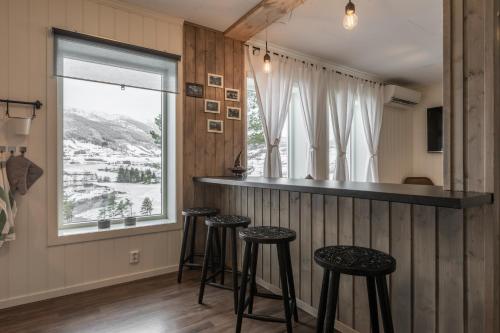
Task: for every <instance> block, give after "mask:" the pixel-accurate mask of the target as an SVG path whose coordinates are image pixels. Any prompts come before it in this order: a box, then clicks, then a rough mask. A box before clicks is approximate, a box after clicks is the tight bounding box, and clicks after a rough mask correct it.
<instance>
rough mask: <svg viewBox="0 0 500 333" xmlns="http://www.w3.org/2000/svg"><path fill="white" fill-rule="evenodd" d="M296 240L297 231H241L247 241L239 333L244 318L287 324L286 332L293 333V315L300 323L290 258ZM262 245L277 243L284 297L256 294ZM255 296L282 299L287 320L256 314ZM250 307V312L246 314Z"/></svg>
mask: <svg viewBox="0 0 500 333" xmlns="http://www.w3.org/2000/svg"><path fill="white" fill-rule="evenodd" d="M295 238H297V235H296V233H295V231H293V230H290V229H285V228H279V227H267V226H264V227H251V228H248V229H245V230H241V231H240V239H242V240H243V241H244V242H245V253H244V257H243V270H242V272H241V286H240V297H239V303H238V318H237V322H236V333H240V332H241V325H242V322H243V317H245V318H250V319H257V320H262V321H268V322H277V323H286V330H287V332H288V333H291V332H292V313H293V317H294V319H295V321H298V320H299V316H298V312H297V302H296V299H295V285H294V282H293V273H292V262H291V259H290V242H292V241H294V240H295ZM259 244H276V248H277V251H278V261H279V271H280V279H281V291H282V296H278V295H273V294H263V293H258V292H257V288H256V282H255V275H256V268H257V258H258V253H259ZM249 272H250V273H249ZM249 275H250V293H249V297H248V299H246V289H247V283H248V277H249ZM254 296H258V297H267V298H274V299H282V300H283V307H284V310H285V319H282V318H275V317H271V316H265V315H255V314H253V300H254ZM247 308H248V313H244V312H245V309H247Z"/></svg>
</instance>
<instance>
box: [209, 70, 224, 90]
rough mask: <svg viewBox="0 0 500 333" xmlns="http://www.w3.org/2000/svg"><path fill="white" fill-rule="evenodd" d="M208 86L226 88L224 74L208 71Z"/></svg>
mask: <svg viewBox="0 0 500 333" xmlns="http://www.w3.org/2000/svg"><path fill="white" fill-rule="evenodd" d="M208 86H209V87H215V88H224V76H222V75H217V74H211V73H208Z"/></svg>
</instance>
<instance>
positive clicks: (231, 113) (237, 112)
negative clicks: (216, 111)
mask: <svg viewBox="0 0 500 333" xmlns="http://www.w3.org/2000/svg"><path fill="white" fill-rule="evenodd" d="M226 117H227V119H234V120H241V108H237V107H234V106H228V107H227V108H226Z"/></svg>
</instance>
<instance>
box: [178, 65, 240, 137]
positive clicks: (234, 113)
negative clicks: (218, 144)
mask: <svg viewBox="0 0 500 333" xmlns="http://www.w3.org/2000/svg"><path fill="white" fill-rule="evenodd" d="M207 86H209V87H214V88H221V89H224V76H222V75H217V74H212V73H208V77H207ZM186 96H190V97H197V98H204V96H205V93H204V87H203V85H202V84H197V83H186ZM224 100H226V101H229V102H240V90H239V89H233V88H225V89H224ZM220 109H221V102H220V101H217V100H213V99H205V112H207V113H220ZM226 118H227V119H232V120H241V108H240V107H236V106H227V107H226ZM207 131H208V132H210V133H223V132H224V122H223V121H222V120H216V119H208V120H207Z"/></svg>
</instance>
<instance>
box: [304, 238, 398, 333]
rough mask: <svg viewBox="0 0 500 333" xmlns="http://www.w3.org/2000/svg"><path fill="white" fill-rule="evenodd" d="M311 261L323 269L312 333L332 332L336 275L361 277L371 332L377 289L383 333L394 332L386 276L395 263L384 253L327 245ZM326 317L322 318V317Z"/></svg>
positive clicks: (375, 318) (375, 323) (375, 319)
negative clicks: (364, 286) (364, 283)
mask: <svg viewBox="0 0 500 333" xmlns="http://www.w3.org/2000/svg"><path fill="white" fill-rule="evenodd" d="M314 261H316V263H317V264H318V265H320V266H321V267H323V269H324V274H323V284H322V287H321V297H320V301H319V308H318V318H317V323H316V333H326V332H333V329H334V327H335V310H336V309H337V300H338V294H339V283H340V274H347V275H353V276H365V277H366V285H367V288H368V302H369V304H370V321H371V326H372V332H373V333H378V332H379V323H378V310H377V290H378V299H379V303H380V311H381V312H382V321H383V323H384V331H385V332H386V333H394V327H393V324H392V315H391V307H390V302H389V293H388V291H387V281H386V275H389V274H391V273H393V272H394V271H395V270H396V260H395V259H394V258H393V257H391V256H390V255H388V254H385V253H384V252H380V251H377V250H373V249H368V248H365V247H358V246H328V247H323V248H321V249H318V250H316V251H315V252H314ZM325 314H326V317H325Z"/></svg>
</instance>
